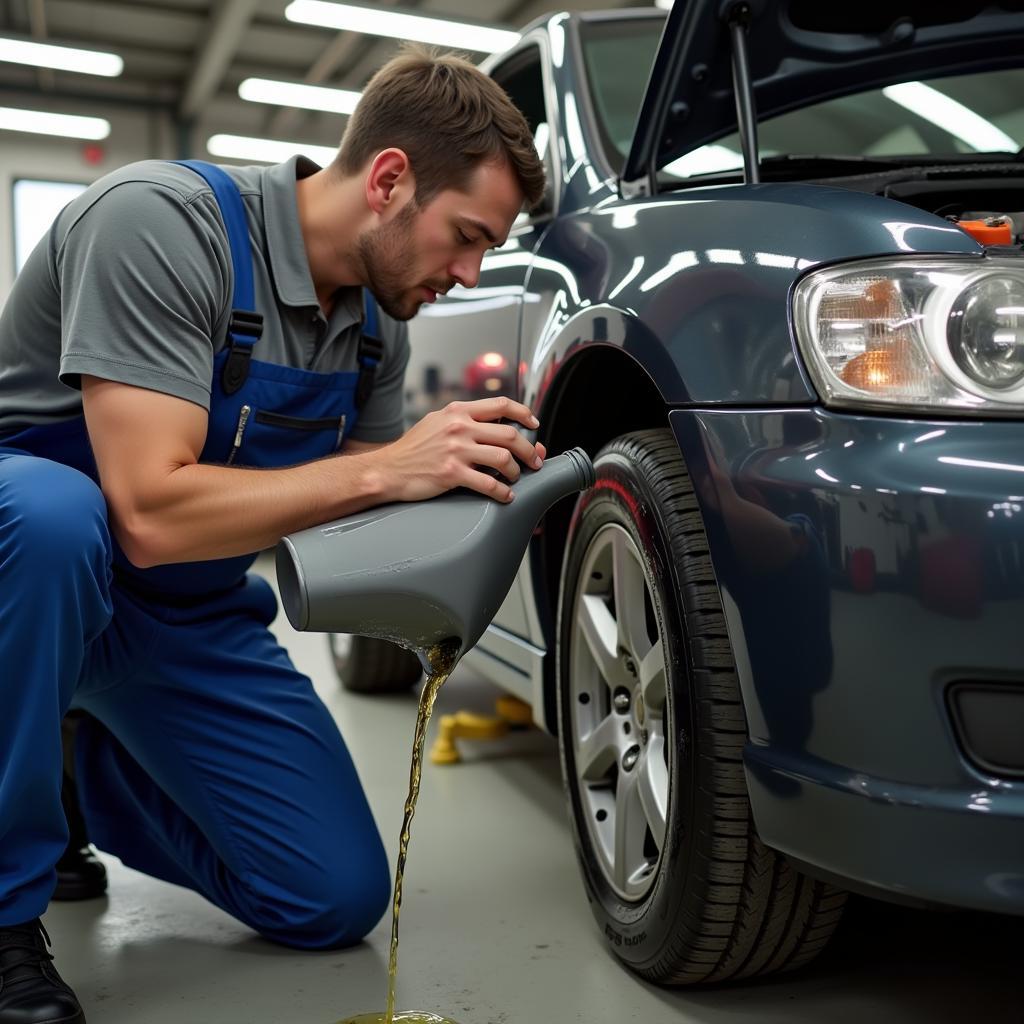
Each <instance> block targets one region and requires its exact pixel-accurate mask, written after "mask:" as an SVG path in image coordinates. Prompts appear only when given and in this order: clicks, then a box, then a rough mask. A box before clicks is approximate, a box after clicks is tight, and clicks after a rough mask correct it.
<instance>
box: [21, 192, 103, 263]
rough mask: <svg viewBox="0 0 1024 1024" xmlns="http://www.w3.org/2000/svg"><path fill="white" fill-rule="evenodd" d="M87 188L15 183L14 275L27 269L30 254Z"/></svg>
mask: <svg viewBox="0 0 1024 1024" xmlns="http://www.w3.org/2000/svg"><path fill="white" fill-rule="evenodd" d="M85 189H86V186H85V185H79V184H77V183H72V182H67V181H34V180H32V179H30V178H20V179H19V180H17V181H15V183H14V272H15V273H16V274H17V273H19V272H20V270H21V268H22V267H23V266H24V265H25V260H27V259H28V254H29V253H30V252H31V251H32V249H33V248H34V247H35V244H36V242H38V241H39V239H40V238H42V237H43V235H44V234H45V233H46V231H47V229H48V228H49V226H50V225H51V224H52V223H53V221H54V218H55V217H56V216H57V214H58V213H60V211H61V210H63V209H64V207H65V206H67V204H68V203H70V202H71V200H72V199H74V198H75V196H77V195H80V194H81V193H82V192H84V191H85Z"/></svg>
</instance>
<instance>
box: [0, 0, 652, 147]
mask: <svg viewBox="0 0 1024 1024" xmlns="http://www.w3.org/2000/svg"><path fill="white" fill-rule="evenodd" d="M647 2H652V0H588V2H585V3H580V2H570V3H564V2H563V3H561V4H559V3H558V2H557V0H485V2H484V3H480V0H420V2H416V0H403V2H402V3H401V4H396V3H395V2H393V0H378V3H377V4H374V5H373V6H380V7H395V8H396V9H400V10H403V11H409V12H415V13H418V14H424V15H435V16H437V17H445V18H449V19H453V20H466V21H475V22H477V23H481V21H483V22H484V23H486V24H488V25H491V26H495V27H502V28H515V29H518V28H521V27H522V26H523V25H525V24H526V23H528V22H529V21H532V20H533V19H534V18H536V17H539V16H541V15H543V14H547V13H549V12H552V11H553V10H559V9H560V10H596V9H607V8H610V7H638V6H646V3H647ZM287 5H288V0H219V2H215V3H213V4H211V3H208V2H206V0H131V2H127V0H0V34H3V35H8V36H16V37H20V38H24V39H34V40H36V41H44V40H45V41H48V42H52V43H63V44H67V45H72V46H81V47H85V48H89V49H101V50H111V51H113V52H115V53H118V54H119V55H120V56H121V57H123V58H124V73H123V74H122V75H121V76H120V77H119V78H116V79H100V78H95V77H92V76H88V75H76V74H71V73H67V72H61V71H49V70H40V69H35V68H29V67H22V66H19V65H15V64H3V63H0V91H2V92H3V93H4V94H5V101H6V102H11V101H12V100H13V99H17V102H18V105H20V106H25V107H38V108H39V109H55V107H57V106H60V107H61V108H62V109H64V110H66V111H67V112H68V113H86V112H88V110H87V109H86V108H89V107H95V108H99V107H101V106H103V107H109V105H110V104H117V105H125V106H134V107H137V106H139V105H140V104H141V105H145V106H147V107H152V108H153V109H154V110H156V109H160V110H162V111H164V112H166V113H168V114H170V115H171V116H172V117H173V118H174V119H175V120H176V121H179V122H181V123H182V124H184V125H185V126H187V127H190V128H194V129H195V131H196V134H197V135H198V134H199V132H200V131H202V132H204V133H205V132H235V133H242V134H249V135H261V136H264V137H268V138H286V139H295V140H303V141H308V142H320V143H323V144H328V145H332V144H334V143H336V142H337V138H338V137H339V135H340V128H341V127H342V125H343V120H342V119H341V117H340V115H337V114H323V113H315V112H309V111H298V110H292V109H290V108H280V107H268V106H264V105H261V104H253V103H248V102H246V101H244V100H241V99H239V97H238V85H239V83H240V82H241V81H242V80H243V79H244V78H248V77H260V78H272V79H281V80H288V81H296V82H308V83H310V84H316V85H327V86H337V87H340V88H349V89H361V88H362V87H363V86H364V85H365V83H366V81H367V79H368V78H369V77H370V75H371V74H372V73H373V71H374V70H375V69H376V68H378V67H379V66H380V65H381V64H382V63H384V62H385V61H386V60H387V59H388V58H389V57H390V56H392V55H393V54H394V53H395V52H396V50H397V47H398V45H399V44H398V42H397V41H396V40H390V39H383V38H380V37H375V36H368V35H361V34H358V33H353V32H335V31H332V30H330V29H322V28H314V27H310V26H305V25H299V24H295V23H293V22H290V21H288V20H287V19H286V18H285V14H284V11H285V7H286V6H287ZM471 56H473V57H474V58H475V59H478V60H479V59H482V58H483V57H484V56H485V55H484V54H472V55H471Z"/></svg>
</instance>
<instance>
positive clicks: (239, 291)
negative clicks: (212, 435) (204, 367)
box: [174, 160, 263, 395]
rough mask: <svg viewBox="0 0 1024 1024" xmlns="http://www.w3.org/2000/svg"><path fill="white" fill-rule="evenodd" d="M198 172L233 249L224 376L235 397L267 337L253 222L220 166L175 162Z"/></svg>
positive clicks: (225, 390)
mask: <svg viewBox="0 0 1024 1024" xmlns="http://www.w3.org/2000/svg"><path fill="white" fill-rule="evenodd" d="M174 163H178V164H181V165H182V166H183V167H188V168H189V169H190V170H192V171H195V173H196V174H198V175H199V176H200V177H201V178H202V179H203V180H204V181H206V183H207V184H208V185H209V186H210V188H212V189H213V194H214V197H215V198H216V200H217V205H218V206H219V207H220V214H221V217H222V218H223V219H224V226H225V228H226V229H227V233H228V245H229V246H230V247H231V265H232V268H233V270H234V279H235V286H234V294H233V295H232V296H231V316H230V318H229V320H228V336H227V342H226V344H227V346H228V357H227V360H226V361H225V363H224V370H223V373H222V374H221V386H222V387H223V388H224V392H225V393H226V394H228V395H233V394H234V393H235V392H236V391H238V389H239V388H240V387H241V386H242V385H243V384H244V383H245V381H246V379H247V378H248V376H249V361H250V359H251V358H252V350H253V346H254V345H255V344H256V342H257V341H259V339H260V335H262V333H263V317H262V316H261V315H260V314H259V313H257V312H256V290H255V288H254V286H253V274H252V249H251V248H250V246H249V221H248V218H247V217H246V215H245V204H244V203H243V202H242V196H241V194H240V193H239V191H238V186H237V185H236V184H235V182H234V179H233V178H232V177H231V176H230V175H229V174H228V173H227V172H226V171H225V170H223V169H222V168H220V167H218V166H217V165H216V164H210V163H207V162H206V161H204V160H175V161H174Z"/></svg>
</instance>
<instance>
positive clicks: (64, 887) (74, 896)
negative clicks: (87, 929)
mask: <svg viewBox="0 0 1024 1024" xmlns="http://www.w3.org/2000/svg"><path fill="white" fill-rule="evenodd" d="M106 894H107V883H106V882H104V883H103V885H101V886H99V885H89V884H88V883H84V882H58V883H57V888H56V889H54V890H53V895H52V896H51V897H50V900H51V901H56V902H57V903H77V902H79V901H81V900H96V899H99V898H100V897H101V896H105V895H106ZM69 1019H70V1020H74V1018H69ZM47 1024H49V1022H47ZM59 1024H63V1021H61V1022H59ZM76 1024H77V1022H76Z"/></svg>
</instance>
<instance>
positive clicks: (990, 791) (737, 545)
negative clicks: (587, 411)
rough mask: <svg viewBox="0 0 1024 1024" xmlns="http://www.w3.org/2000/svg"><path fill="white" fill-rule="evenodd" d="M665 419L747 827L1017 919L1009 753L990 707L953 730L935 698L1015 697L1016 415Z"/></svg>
mask: <svg viewBox="0 0 1024 1024" xmlns="http://www.w3.org/2000/svg"><path fill="white" fill-rule="evenodd" d="M670 422H671V425H672V427H673V429H674V431H675V434H676V437H677V439H678V441H679V444H680V448H681V451H682V453H683V456H684V458H685V459H686V462H687V465H688V467H689V469H690V471H691V474H692V476H693V479H694V483H695V486H696V489H697V494H698V500H699V501H700V504H701V510H702V512H703V514H704V520H705V524H706V527H707V531H708V539H709V543H710V547H711V555H712V561H713V563H714V566H715V571H716V574H717V577H718V582H719V586H720V589H721V592H722V597H723V604H724V607H725V611H726V619H727V622H728V627H729V633H730V640H731V643H732V647H733V651H734V654H735V656H736V661H737V670H738V673H739V679H740V685H741V689H742V691H743V697H744V705H745V710H746V714H747V722H748V728H749V743H748V745H747V749H746V754H745V763H746V768H747V778H748V784H749V788H750V797H751V804H752V807H753V812H754V818H755V821H756V823H757V827H758V831H759V833H760V835H761V836H762V838H763V839H764V840H765V842H767V843H768V844H769V845H771V846H773V847H775V848H777V849H780V850H783V851H785V852H786V853H789V854H791V855H792V856H793V857H795V858H797V859H799V860H801V861H803V862H805V863H807V864H809V865H811V866H813V867H817V868H819V869H820V870H822V871H823V872H826V873H828V874H831V875H834V876H838V877H840V878H844V879H848V880H850V882H851V883H855V884H856V885H858V886H867V887H870V888H872V889H875V890H880V891H882V892H888V893H890V894H893V895H895V896H903V897H913V898H916V899H924V900H928V901H933V902H937V903H944V904H950V905H955V906H964V907H972V908H976V909H983V910H996V911H1002V912H1010V913H1022V914H1024V778H1022V777H1021V773H1020V772H1019V771H1017V770H1015V765H1014V762H1016V765H1017V767H1019V765H1020V764H1021V763H1024V757H1021V758H1015V754H1016V752H1015V751H1014V750H1013V749H1012V748H1013V743H1012V736H1011V740H1010V742H1009V743H1008V742H1007V731H1006V730H1005V729H1003V730H1002V732H1001V734H1000V735H998V736H997V737H994V738H993V736H992V735H991V731H992V726H991V724H986V723H991V716H989V718H988V719H986V718H985V716H982V717H981V719H980V724H978V725H976V726H975V727H974V729H973V733H972V734H971V735H970V736H968V735H965V732H964V728H963V722H962V721H961V722H960V723H959V728H958V724H957V722H956V721H955V718H954V714H953V710H952V709H953V707H954V706H955V704H956V702H955V700H954V698H953V695H954V694H955V693H956V692H957V687H958V686H960V687H964V686H965V685H966V686H968V687H970V686H976V685H979V684H980V687H981V689H982V691H983V692H995V693H997V694H998V696H999V698H1000V700H1002V701H1003V703H1002V704H1000V707H1006V708H1009V709H1010V711H1011V713H1016V712H1015V711H1014V709H1015V708H1018V707H1020V706H1022V705H1021V704H1018V701H1020V702H1024V424H1018V423H1011V422H1005V421H986V422H980V421H972V422H963V421H959V422H958V421H941V422H939V421H921V420H896V419H890V418H883V417H866V416H853V415H838V414H835V413H830V412H826V411H824V410H821V409H797V410H777V409H776V410H724V409H723V410H677V411H674V412H673V413H672V414H671V417H670ZM1020 744H1021V748H1022V749H1024V734H1022V735H1021V738H1020ZM979 749H980V753H979ZM987 754H994V755H995V757H996V758H997V760H996V761H995V762H993V761H992V760H991V758H990V757H987V756H985V755H987Z"/></svg>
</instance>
